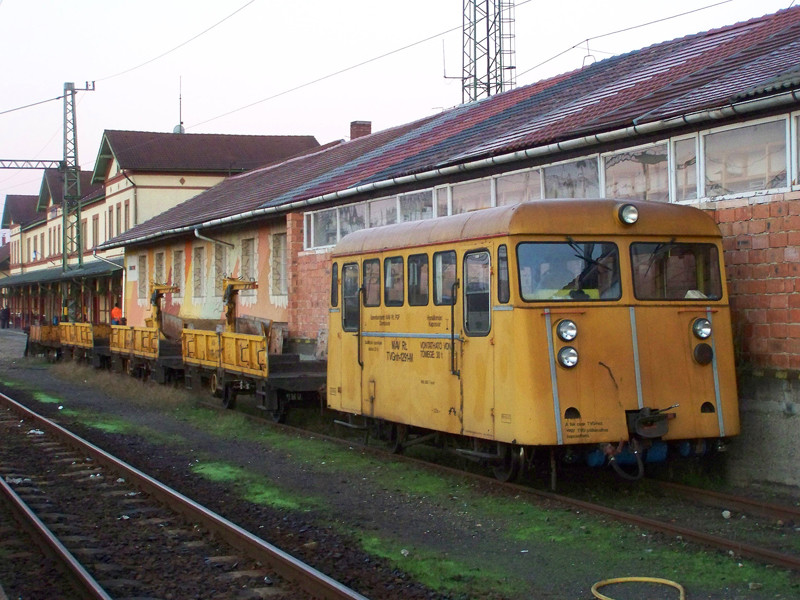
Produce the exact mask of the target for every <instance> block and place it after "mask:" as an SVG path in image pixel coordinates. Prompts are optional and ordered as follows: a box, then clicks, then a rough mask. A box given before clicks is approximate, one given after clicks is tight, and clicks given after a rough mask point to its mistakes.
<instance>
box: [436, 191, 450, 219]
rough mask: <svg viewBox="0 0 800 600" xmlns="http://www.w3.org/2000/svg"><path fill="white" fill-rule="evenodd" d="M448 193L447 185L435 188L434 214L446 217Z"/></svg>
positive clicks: (447, 212)
mask: <svg viewBox="0 0 800 600" xmlns="http://www.w3.org/2000/svg"><path fill="white" fill-rule="evenodd" d="M449 193H450V188H449V187H441V188H437V189H436V216H437V217H446V216H447V215H448V214H450V211H448V210H447V196H448V194H449Z"/></svg>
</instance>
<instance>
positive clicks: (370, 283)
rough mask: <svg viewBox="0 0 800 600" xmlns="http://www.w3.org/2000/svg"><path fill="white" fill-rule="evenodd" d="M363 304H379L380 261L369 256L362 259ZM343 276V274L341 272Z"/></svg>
mask: <svg viewBox="0 0 800 600" xmlns="http://www.w3.org/2000/svg"><path fill="white" fill-rule="evenodd" d="M363 268H364V306H380V303H381V261H380V260H378V259H377V258H370V259H369V260H365V261H364V266H363ZM342 275H343V276H344V274H342Z"/></svg>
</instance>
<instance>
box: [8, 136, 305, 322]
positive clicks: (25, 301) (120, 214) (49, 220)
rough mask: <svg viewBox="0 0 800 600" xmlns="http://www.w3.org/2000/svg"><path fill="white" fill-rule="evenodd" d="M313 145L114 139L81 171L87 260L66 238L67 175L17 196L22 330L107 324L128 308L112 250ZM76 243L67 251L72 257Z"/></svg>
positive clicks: (292, 140)
mask: <svg viewBox="0 0 800 600" xmlns="http://www.w3.org/2000/svg"><path fill="white" fill-rule="evenodd" d="M318 145H319V144H318V143H317V141H316V139H315V138H314V137H313V136H255V135H218V134H185V133H181V134H178V133H157V132H142V131H117V130H109V131H105V132H104V134H103V138H102V141H101V143H100V149H99V152H98V154H97V158H96V161H95V166H94V169H93V170H91V171H89V170H87V171H82V172H81V200H80V208H81V221H80V228H81V231H80V237H81V239H82V243H81V251H80V253H79V252H78V246H77V244H76V242H75V238H76V232H75V231H74V230H70V231H68V232H66V235H65V232H64V231H62V228H63V194H64V175H63V172H61V171H59V170H58V169H46V170H45V171H44V174H43V177H42V184H41V188H40V192H39V195H38V196H7V197H6V204H5V208H4V211H3V220H2V226H3V227H4V228H8V229H10V232H11V236H10V242H9V244H8V246H9V254H10V264H9V274H8V277H6V278H4V279H3V282H2V284H1V285H0V288H2V292H3V299H4V301H5V302H7V303H8V305H9V306H10V309H11V322H12V325H13V326H16V327H27V326H29V325H31V324H39V323H50V322H52V320H53V319H61V318H65V309H66V318H68V319H69V320H72V321H87V322H92V323H107V322H108V321H109V314H110V311H111V308H112V307H113V305H114V304H115V303H117V302H119V303H120V304H122V303H123V302H124V297H123V294H122V265H123V257H122V254H123V253H122V250H121V249H119V250H110V251H109V250H101V251H98V247H99V246H100V244H102V243H103V242H105V241H108V240H110V239H112V238H113V237H115V236H118V235H120V234H122V233H123V232H125V231H128V230H129V229H131V228H132V227H135V226H137V225H138V224H140V223H143V222H145V221H147V220H148V219H151V218H153V217H154V216H156V215H157V214H159V213H160V212H162V211H163V210H165V209H167V208H170V207H172V206H175V205H177V204H180V203H181V202H183V201H184V200H186V199H188V198H191V197H192V196H194V195H196V194H197V193H199V192H201V191H202V190H205V189H208V188H210V187H212V186H214V185H215V184H217V183H219V182H220V181H222V180H224V179H225V178H226V177H228V176H230V175H231V174H234V173H241V172H244V171H247V170H249V169H253V168H255V167H260V166H263V165H266V164H270V163H274V162H276V161H281V160H284V159H285V158H288V157H290V156H293V155H295V154H298V153H302V152H305V151H308V150H310V149H313V148H316V147H317V146H318ZM65 238H66V242H67V243H66V246H67V252H66V256H65V255H64V245H65V243H64V242H65Z"/></svg>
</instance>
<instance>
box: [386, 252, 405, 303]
mask: <svg viewBox="0 0 800 600" xmlns="http://www.w3.org/2000/svg"><path fill="white" fill-rule="evenodd" d="M383 276H384V277H385V278H386V281H384V286H383V301H384V303H385V304H386V306H403V294H404V291H405V290H404V284H403V257H402V256H392V257H390V258H387V259H385V260H384V261H383Z"/></svg>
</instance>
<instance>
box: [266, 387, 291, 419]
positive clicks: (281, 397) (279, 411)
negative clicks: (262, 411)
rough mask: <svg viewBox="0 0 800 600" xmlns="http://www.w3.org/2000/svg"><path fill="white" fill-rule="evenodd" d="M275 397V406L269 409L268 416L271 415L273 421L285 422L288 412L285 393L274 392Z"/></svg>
mask: <svg viewBox="0 0 800 600" xmlns="http://www.w3.org/2000/svg"><path fill="white" fill-rule="evenodd" d="M276 395H277V399H276V403H277V406H276V408H275V409H274V410H271V411H270V413H269V414H270V416H271V417H272V421H273V422H274V423H285V422H286V413H287V412H288V408H289V402H288V401H287V399H286V395H285V394H283V393H281V392H276Z"/></svg>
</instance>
